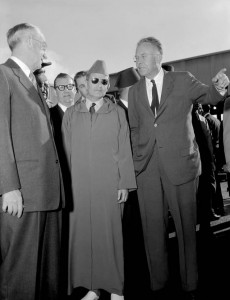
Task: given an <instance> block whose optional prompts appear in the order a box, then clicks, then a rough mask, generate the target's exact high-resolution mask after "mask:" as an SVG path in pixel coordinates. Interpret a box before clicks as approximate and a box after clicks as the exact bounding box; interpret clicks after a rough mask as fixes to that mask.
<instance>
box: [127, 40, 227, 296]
mask: <svg viewBox="0 0 230 300" xmlns="http://www.w3.org/2000/svg"><path fill="white" fill-rule="evenodd" d="M162 55H163V51H162V46H161V43H160V42H159V41H158V40H157V39H155V38H153V37H149V38H144V39H142V40H140V41H139V42H138V44H137V48H136V54H135V62H136V66H137V69H138V72H139V73H140V75H141V76H143V77H142V78H141V80H140V81H139V82H138V83H136V84H135V85H134V86H133V87H131V88H130V90H129V100H128V103H129V106H128V113H129V124H130V129H131V139H132V146H133V159H134V165H135V171H136V176H137V185H138V190H137V191H138V200H139V205H140V211H141V217H142V227H143V233H144V240H145V248H146V254H147V259H148V265H149V271H150V280H151V289H152V290H153V291H158V294H160V290H163V289H164V288H165V286H166V284H167V281H168V277H169V269H168V251H167V236H168V235H167V226H168V210H170V213H171V215H172V218H173V221H174V224H175V228H176V233H177V238H178V248H179V262H180V275H181V281H182V288H183V290H184V291H185V292H187V293H186V294H188V296H189V297H190V296H191V297H193V296H194V291H195V290H196V288H197V254H196V188H197V177H198V176H199V174H200V157H199V151H198V147H197V144H196V142H195V137H194V131H193V127H192V122H191V111H192V105H193V104H194V103H196V102H197V101H199V102H201V103H213V104H216V103H217V102H218V101H220V100H221V99H223V97H222V95H221V94H223V95H224V94H225V93H226V90H225V88H226V86H227V85H228V84H229V80H228V77H227V76H226V75H225V74H224V71H225V69H224V70H221V71H220V72H219V73H218V74H217V75H216V76H215V77H214V78H213V84H212V85H211V86H210V87H208V86H207V85H204V84H202V83H201V82H199V81H198V80H197V79H196V78H194V76H192V75H191V74H190V73H188V72H166V71H163V69H162V67H161V62H162ZM152 80H154V81H152Z"/></svg>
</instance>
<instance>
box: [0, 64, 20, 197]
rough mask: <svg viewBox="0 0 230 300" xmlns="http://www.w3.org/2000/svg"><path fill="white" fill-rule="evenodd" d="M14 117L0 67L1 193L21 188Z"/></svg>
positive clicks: (7, 88) (8, 90)
mask: <svg viewBox="0 0 230 300" xmlns="http://www.w3.org/2000/svg"><path fill="white" fill-rule="evenodd" d="M13 117H14V115H13V112H12V111H11V95H10V86H9V83H8V80H7V78H6V76H5V73H4V71H3V70H2V69H1V68H0V128H1V133H0V195H2V194H4V193H7V192H10V191H13V190H16V189H20V188H21V185H20V181H19V177H18V171H17V165H16V162H15V156H14V146H13V141H12V132H11V119H12V118H13Z"/></svg>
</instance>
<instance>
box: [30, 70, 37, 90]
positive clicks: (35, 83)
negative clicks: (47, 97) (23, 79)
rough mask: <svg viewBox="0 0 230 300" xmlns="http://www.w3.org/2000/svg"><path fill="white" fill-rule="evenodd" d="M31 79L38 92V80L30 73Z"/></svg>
mask: <svg viewBox="0 0 230 300" xmlns="http://www.w3.org/2000/svg"><path fill="white" fill-rule="evenodd" d="M29 79H30V81H31V82H32V83H33V86H34V87H35V89H36V90H38V87H37V80H36V78H35V76H34V74H33V73H32V72H30V75H29Z"/></svg>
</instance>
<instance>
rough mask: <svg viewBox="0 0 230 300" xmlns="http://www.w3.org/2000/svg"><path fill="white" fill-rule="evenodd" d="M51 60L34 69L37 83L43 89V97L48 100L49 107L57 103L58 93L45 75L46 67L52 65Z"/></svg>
mask: <svg viewBox="0 0 230 300" xmlns="http://www.w3.org/2000/svg"><path fill="white" fill-rule="evenodd" d="M50 65H51V62H43V63H42V65H41V68H40V69H37V70H35V71H34V75H35V78H36V80H37V84H38V86H39V88H40V89H41V91H42V94H43V97H44V99H45V100H46V103H47V105H48V107H52V106H54V105H55V103H56V101H55V100H56V99H55V97H56V95H55V93H54V91H53V90H52V88H51V87H50V84H49V81H48V79H47V77H46V75H45V69H44V67H46V66H50Z"/></svg>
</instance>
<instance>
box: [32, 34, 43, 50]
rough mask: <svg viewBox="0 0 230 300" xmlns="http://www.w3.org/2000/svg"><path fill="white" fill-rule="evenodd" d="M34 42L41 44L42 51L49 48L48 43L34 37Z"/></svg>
mask: <svg viewBox="0 0 230 300" xmlns="http://www.w3.org/2000/svg"><path fill="white" fill-rule="evenodd" d="M32 40H34V41H36V42H38V43H40V45H41V49H42V50H46V48H47V44H46V42H43V41H40V40H38V39H35V38H33V37H32Z"/></svg>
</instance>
